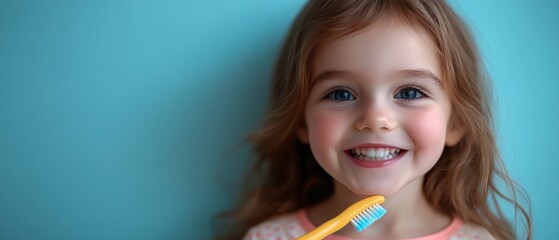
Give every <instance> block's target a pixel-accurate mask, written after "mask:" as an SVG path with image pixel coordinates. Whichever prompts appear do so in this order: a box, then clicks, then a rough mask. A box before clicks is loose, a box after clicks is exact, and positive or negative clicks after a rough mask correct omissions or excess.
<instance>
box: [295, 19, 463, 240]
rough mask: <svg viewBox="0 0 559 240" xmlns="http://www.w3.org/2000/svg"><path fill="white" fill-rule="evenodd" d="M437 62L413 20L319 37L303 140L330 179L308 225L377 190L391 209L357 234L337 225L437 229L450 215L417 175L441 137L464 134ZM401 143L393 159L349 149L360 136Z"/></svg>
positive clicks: (400, 234)
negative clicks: (363, 160)
mask: <svg viewBox="0 0 559 240" xmlns="http://www.w3.org/2000/svg"><path fill="white" fill-rule="evenodd" d="M442 76H443V74H442V69H441V63H440V59H439V57H438V55H437V54H436V47H435V45H434V43H433V41H432V40H431V39H430V38H429V36H428V35H427V34H426V33H425V32H424V31H422V30H421V29H418V28H411V27H410V26H408V25H406V24H401V23H398V22H396V21H389V20H384V21H381V22H376V23H374V24H372V25H370V26H368V27H367V28H365V29H363V30H361V31H359V32H356V33H353V34H351V35H349V36H346V37H344V38H341V39H337V40H333V41H330V42H327V43H324V44H322V45H320V46H319V48H318V51H317V52H316V54H315V55H314V58H313V65H312V79H313V81H314V82H313V87H312V89H311V93H310V95H309V98H308V101H307V105H306V108H305V126H304V127H301V128H300V129H298V132H297V134H298V137H299V139H300V140H301V141H303V142H306V143H308V144H309V145H310V148H311V150H312V152H313V155H314V157H315V159H316V160H317V162H318V163H319V164H320V165H321V166H322V168H324V170H326V172H328V173H329V174H330V175H331V176H332V177H333V178H334V180H335V181H334V182H335V192H334V195H333V196H332V197H331V198H328V199H327V200H325V201H324V202H321V203H319V204H317V205H315V206H313V207H311V208H310V209H309V211H308V217H309V219H310V220H311V222H313V223H314V224H315V225H320V224H321V223H323V222H325V221H327V220H328V219H330V218H332V217H334V216H336V215H337V214H338V213H340V212H341V211H343V210H344V209H345V208H346V207H347V206H349V205H351V204H352V203H354V202H357V201H358V200H360V199H362V198H364V197H366V196H370V195H384V196H385V197H386V202H385V203H384V204H382V206H383V207H384V208H386V209H387V210H388V213H387V215H385V216H384V217H383V218H382V219H381V220H380V221H378V222H376V223H375V224H373V225H372V226H370V227H368V228H367V229H366V230H365V231H363V232H361V233H357V232H356V231H355V230H354V229H353V226H351V224H348V226H346V227H345V228H343V229H342V230H340V231H338V232H337V233H336V234H337V235H341V236H347V237H356V238H366V237H371V238H377V239H386V238H390V239H394V238H409V237H419V236H425V235H428V234H431V233H435V232H437V231H440V230H441V229H444V228H445V227H446V226H447V225H448V224H449V223H450V221H451V218H450V216H445V215H443V214H441V213H438V212H436V211H435V210H434V209H433V208H432V206H430V205H429V203H428V202H427V200H426V198H425V196H424V194H423V192H422V184H423V179H424V176H425V174H426V173H427V172H428V171H429V170H430V169H431V168H432V167H433V166H434V165H435V164H436V163H437V161H438V160H439V158H440V156H441V154H442V152H443V149H444V147H445V146H452V145H455V144H456V143H457V142H458V141H459V140H460V138H461V137H462V135H463V130H462V128H461V127H460V126H457V124H453V123H451V122H450V119H451V114H452V108H451V103H450V100H449V97H448V93H446V92H445V89H444V87H443V86H444V79H442ZM371 144H373V145H379V146H392V147H396V148H400V149H402V154H401V156H400V157H399V158H398V159H397V160H394V161H391V162H390V164H388V165H386V166H383V167H377V168H366V167H362V166H359V165H358V164H356V163H355V162H354V161H352V160H350V158H351V157H350V156H349V155H348V152H349V150H351V149H352V148H356V147H358V146H365V145H369V146H370V145H371Z"/></svg>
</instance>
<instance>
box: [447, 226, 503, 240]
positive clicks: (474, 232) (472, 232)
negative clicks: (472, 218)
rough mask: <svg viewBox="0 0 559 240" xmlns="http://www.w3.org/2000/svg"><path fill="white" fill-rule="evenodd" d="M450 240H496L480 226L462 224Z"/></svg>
mask: <svg viewBox="0 0 559 240" xmlns="http://www.w3.org/2000/svg"><path fill="white" fill-rule="evenodd" d="M451 239H461V240H465V239H474V240H477V239H479V240H494V239H496V238H495V237H494V236H493V235H491V233H490V232H489V231H488V230H487V229H485V228H484V227H482V226H479V225H477V224H473V223H463V224H462V226H461V227H460V228H458V230H457V231H456V232H455V233H454V234H453V236H452V238H451Z"/></svg>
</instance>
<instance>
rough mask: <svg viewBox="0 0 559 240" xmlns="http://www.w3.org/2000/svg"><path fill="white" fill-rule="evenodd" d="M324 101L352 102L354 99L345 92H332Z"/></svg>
mask: <svg viewBox="0 0 559 240" xmlns="http://www.w3.org/2000/svg"><path fill="white" fill-rule="evenodd" d="M325 98H326V99H330V100H334V101H340V102H341V101H353V100H355V97H354V96H353V95H352V94H351V93H350V92H349V91H347V90H334V91H332V92H330V93H328V95H326V97H325Z"/></svg>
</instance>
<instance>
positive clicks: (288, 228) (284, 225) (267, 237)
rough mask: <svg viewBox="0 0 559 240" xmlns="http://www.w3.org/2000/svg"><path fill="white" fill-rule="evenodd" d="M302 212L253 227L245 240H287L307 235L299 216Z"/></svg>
mask: <svg viewBox="0 0 559 240" xmlns="http://www.w3.org/2000/svg"><path fill="white" fill-rule="evenodd" d="M300 211H302V210H299V211H297V212H293V213H289V214H285V215H281V216H277V217H274V218H272V219H270V220H267V221H264V222H262V223H260V224H258V225H256V226H254V227H252V228H251V229H250V230H249V231H248V232H247V234H246V235H245V237H244V238H243V240H280V239H281V240H284V239H285V240H287V239H295V238H297V237H299V236H301V235H303V234H304V233H305V231H304V230H303V227H302V226H301V224H300V223H299V220H298V218H297V214H298V213H299V212H300Z"/></svg>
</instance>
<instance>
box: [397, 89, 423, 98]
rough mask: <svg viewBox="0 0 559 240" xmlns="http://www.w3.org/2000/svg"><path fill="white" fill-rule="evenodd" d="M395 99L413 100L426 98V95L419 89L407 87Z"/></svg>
mask: <svg viewBox="0 0 559 240" xmlns="http://www.w3.org/2000/svg"><path fill="white" fill-rule="evenodd" d="M394 97H395V98H398V99H406V100H413V99H419V98H422V97H425V94H423V92H422V91H421V90H419V89H416V88H413V87H406V88H404V89H402V90H400V91H399V92H397V93H396V95H394Z"/></svg>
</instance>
